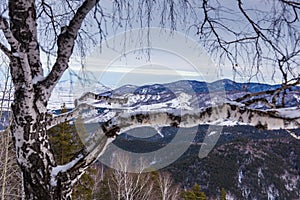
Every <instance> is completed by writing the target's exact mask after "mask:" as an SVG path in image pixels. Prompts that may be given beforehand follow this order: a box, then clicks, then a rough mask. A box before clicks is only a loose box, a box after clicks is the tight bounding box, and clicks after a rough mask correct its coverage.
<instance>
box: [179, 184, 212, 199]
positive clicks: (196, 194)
mask: <svg viewBox="0 0 300 200" xmlns="http://www.w3.org/2000/svg"><path fill="white" fill-rule="evenodd" d="M180 196H181V197H182V198H183V199H184V200H207V199H208V198H207V196H206V195H205V193H204V192H202V191H201V187H200V185H198V184H197V183H195V185H194V186H193V187H192V188H191V189H190V190H186V191H183V192H182V193H181V195H180Z"/></svg>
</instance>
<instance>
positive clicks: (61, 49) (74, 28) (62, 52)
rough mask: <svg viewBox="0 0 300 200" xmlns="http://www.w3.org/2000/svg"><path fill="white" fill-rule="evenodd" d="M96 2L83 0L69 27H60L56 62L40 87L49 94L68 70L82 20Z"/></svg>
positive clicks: (97, 0) (94, 0)
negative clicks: (42, 86)
mask: <svg viewBox="0 0 300 200" xmlns="http://www.w3.org/2000/svg"><path fill="white" fill-rule="evenodd" d="M98 2H99V0H85V1H84V2H83V3H82V5H81V6H80V7H79V8H78V10H77V12H76V13H75V15H74V17H73V18H72V19H71V21H70V22H69V25H68V26H66V27H62V30H61V33H60V34H59V36H58V40H57V46H58V50H57V58H56V61H55V63H54V66H53V67H52V70H51V72H50V73H49V75H48V76H47V77H46V79H45V80H44V81H43V82H42V85H44V87H45V88H46V89H47V90H49V91H50V92H51V91H52V90H53V88H54V87H55V85H56V84H57V82H58V81H59V79H60V78H61V76H62V75H63V73H64V71H65V70H66V69H67V68H68V62H69V59H70V57H71V55H72V53H73V48H74V45H75V40H76V38H77V35H78V31H79V29H80V27H81V24H82V22H83V20H84V19H85V17H86V15H87V14H88V13H89V11H90V10H91V9H92V8H93V7H94V6H95V5H96V4H97V3H98ZM50 92H49V93H50Z"/></svg>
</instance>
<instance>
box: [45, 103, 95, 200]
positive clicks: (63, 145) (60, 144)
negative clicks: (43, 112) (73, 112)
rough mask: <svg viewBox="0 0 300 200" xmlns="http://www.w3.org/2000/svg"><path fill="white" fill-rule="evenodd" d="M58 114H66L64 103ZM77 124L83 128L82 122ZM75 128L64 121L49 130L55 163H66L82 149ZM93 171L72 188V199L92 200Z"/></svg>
mask: <svg viewBox="0 0 300 200" xmlns="http://www.w3.org/2000/svg"><path fill="white" fill-rule="evenodd" d="M60 112H61V114H63V113H66V112H68V109H67V107H66V105H65V103H64V104H63V105H62V107H61V111H60ZM78 124H79V125H80V126H79V128H80V129H84V128H85V126H84V124H83V122H82V120H79V121H78ZM76 128H77V127H76ZM76 128H75V126H73V125H71V124H70V122H69V121H66V122H63V123H61V124H58V125H57V126H55V127H53V128H51V129H50V130H49V137H50V138H49V139H50V144H51V146H52V149H53V151H54V155H55V159H56V162H57V163H58V164H59V165H63V164H65V163H68V162H69V161H70V160H71V158H72V157H73V156H74V154H75V153H76V152H78V151H79V150H80V149H82V147H83V144H82V142H81V138H80V137H79V135H78V134H77V131H76ZM81 132H84V131H81ZM95 171H96V169H94V168H92V167H91V168H90V169H88V170H87V171H86V173H85V174H83V175H82V176H81V178H80V179H79V181H78V182H77V184H76V186H75V188H74V191H73V194H72V197H73V199H85V200H92V199H93V195H92V186H93V184H94V180H93V179H92V176H93V175H94V174H95Z"/></svg>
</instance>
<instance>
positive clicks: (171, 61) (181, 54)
mask: <svg viewBox="0 0 300 200" xmlns="http://www.w3.org/2000/svg"><path fill="white" fill-rule="evenodd" d="M258 2H261V1H258V0H255V1H246V3H247V4H246V6H252V4H253V5H255V7H257V5H262V4H263V3H258ZM109 3H110V2H109ZM225 3H226V4H224V5H226V6H228V7H230V5H233V7H234V6H236V1H235V0H230V1H226V2H225ZM233 3H234V4H233ZM257 3H258V4H257ZM240 25H241V24H236V25H235V26H240ZM196 37H199V36H195V38H189V37H187V36H186V33H181V32H175V33H174V34H173V35H170V32H169V31H168V30H161V29H159V28H152V29H151V31H150V35H149V36H148V35H147V32H145V31H144V32H143V31H141V30H138V29H136V30H132V31H130V32H120V33H118V34H117V35H112V36H110V37H108V39H107V41H106V43H105V44H104V45H103V46H102V49H101V51H102V53H101V54H100V53H99V51H100V50H99V47H95V48H94V50H92V51H91V52H92V54H91V55H89V56H88V57H87V58H86V62H85V64H84V65H85V67H86V70H88V71H90V72H92V73H93V76H94V79H95V81H100V82H101V83H103V84H104V85H106V86H109V87H113V88H114V87H119V86H121V85H125V84H133V85H144V84H153V83H167V82H173V81H177V80H182V79H189V80H198V81H208V82H211V81H215V80H219V79H222V78H229V79H233V78H234V74H233V71H232V67H231V65H230V64H229V63H225V64H224V65H223V66H222V67H221V68H219V65H217V64H216V63H214V61H213V60H212V59H211V56H210V55H208V54H207V52H206V50H205V49H204V48H203V47H202V46H201V45H200V44H199V42H197V40H196V39H197V38H196ZM147 38H149V39H150V47H151V51H150V53H149V54H148V53H147V50H145V49H147V48H149V46H148V43H147ZM141 48H142V49H143V50H141ZM149 55H150V59H149ZM70 66H71V69H72V70H75V71H78V70H80V68H81V66H80V64H79V63H78V62H76V61H74V60H73V61H71V64H70ZM272 72H273V71H272V69H268V68H264V69H263V73H265V74H271V73H272ZM247 73H249V74H250V73H251V72H250V71H244V74H247ZM66 78H68V77H67V75H66V76H64V79H66ZM248 78H249V76H248V77H244V78H243V77H237V78H236V79H235V80H236V81H247V80H248ZM265 81H266V82H271V81H270V80H269V79H268V77H265Z"/></svg>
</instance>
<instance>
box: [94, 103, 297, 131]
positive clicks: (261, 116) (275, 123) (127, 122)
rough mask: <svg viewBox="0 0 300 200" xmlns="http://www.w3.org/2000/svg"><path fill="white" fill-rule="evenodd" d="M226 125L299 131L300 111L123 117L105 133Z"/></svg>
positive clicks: (239, 108)
mask: <svg viewBox="0 0 300 200" xmlns="http://www.w3.org/2000/svg"><path fill="white" fill-rule="evenodd" d="M226 121H231V122H235V123H237V124H242V125H251V126H255V127H257V128H260V129H267V130H277V129H296V128H300V109H299V108H287V109H269V110H257V109H250V108H247V107H246V106H243V105H241V104H232V103H225V104H222V105H218V106H215V107H208V108H205V109H200V110H194V111H191V110H189V111H184V110H182V111H180V110H177V111H174V110H169V111H167V110H166V111H151V112H149V111H145V112H132V113H121V114H120V115H117V116H116V117H114V118H113V119H111V120H109V121H107V122H106V123H103V124H102V126H101V129H102V131H103V133H104V134H105V135H106V136H108V137H114V136H116V135H119V134H120V133H123V132H125V131H128V130H130V129H133V128H136V127H141V126H151V127H154V126H159V127H163V126H174V127H193V126H197V125H201V124H213V125H218V124H220V125H222V123H223V122H226ZM99 131H101V130H99Z"/></svg>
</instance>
